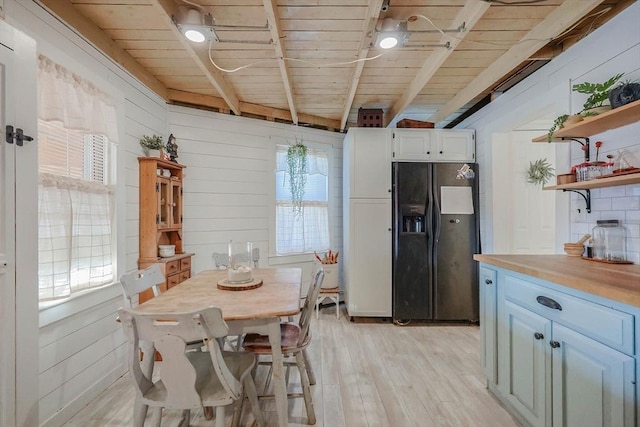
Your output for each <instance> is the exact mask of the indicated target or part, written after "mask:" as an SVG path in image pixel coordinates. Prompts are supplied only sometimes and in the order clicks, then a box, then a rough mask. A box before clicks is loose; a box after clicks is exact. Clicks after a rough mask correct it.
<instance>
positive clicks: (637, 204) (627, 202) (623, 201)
mask: <svg viewBox="0 0 640 427" xmlns="http://www.w3.org/2000/svg"><path fill="white" fill-rule="evenodd" d="M611 208H612V209H618V210H629V211H631V210H638V209H640V196H626V197H612V198H611Z"/></svg>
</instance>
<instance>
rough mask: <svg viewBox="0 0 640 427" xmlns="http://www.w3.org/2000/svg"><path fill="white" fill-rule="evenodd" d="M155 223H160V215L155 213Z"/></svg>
mask: <svg viewBox="0 0 640 427" xmlns="http://www.w3.org/2000/svg"><path fill="white" fill-rule="evenodd" d="M156 224H160V215H158V214H156Z"/></svg>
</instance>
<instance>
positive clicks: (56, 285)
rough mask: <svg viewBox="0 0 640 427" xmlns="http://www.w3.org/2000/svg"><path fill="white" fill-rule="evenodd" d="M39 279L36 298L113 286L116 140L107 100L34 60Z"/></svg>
mask: <svg viewBox="0 0 640 427" xmlns="http://www.w3.org/2000/svg"><path fill="white" fill-rule="evenodd" d="M38 65H39V67H38V172H39V175H38V176H39V185H38V203H39V205H38V221H39V226H38V254H39V265H38V276H39V296H40V301H44V300H51V299H57V298H64V297H68V296H70V295H71V294H72V293H74V292H77V291H81V290H85V289H89V288H93V287H97V286H101V285H104V284H107V283H112V282H113V281H114V276H115V274H116V272H115V270H114V266H115V237H114V236H115V234H114V224H115V215H114V209H115V195H114V190H113V187H112V184H113V182H112V180H113V174H112V173H110V171H111V170H112V169H113V165H112V164H110V159H114V158H115V149H116V144H117V140H118V126H117V112H116V107H115V103H114V102H113V101H112V99H111V97H110V96H109V95H108V94H107V93H106V92H104V91H102V90H100V89H99V88H98V87H96V86H95V85H93V83H91V82H89V81H87V80H85V79H83V78H82V77H80V76H79V75H77V74H74V73H73V72H71V71H70V70H68V69H66V68H65V67H63V66H61V65H60V64H56V63H55V62H53V61H51V60H50V59H49V58H47V57H45V56H44V55H39V57H38Z"/></svg>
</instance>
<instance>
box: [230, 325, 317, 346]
mask: <svg viewBox="0 0 640 427" xmlns="http://www.w3.org/2000/svg"><path fill="white" fill-rule="evenodd" d="M300 333H301V329H300V325H298V324H297V323H292V322H282V323H280V343H281V348H282V352H283V353H285V354H286V353H292V352H295V351H301V350H303V349H304V348H306V347H307V345H308V344H309V342H310V341H311V334H308V335H307V338H306V339H305V340H304V343H302V345H300V344H299V342H298V341H299V340H300ZM242 347H244V349H245V350H247V351H250V352H252V353H256V354H271V344H269V336H268V335H260V334H247V335H246V336H245V337H244V341H243V342H242Z"/></svg>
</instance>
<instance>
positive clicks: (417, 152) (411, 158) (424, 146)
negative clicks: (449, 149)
mask: <svg viewBox="0 0 640 427" xmlns="http://www.w3.org/2000/svg"><path fill="white" fill-rule="evenodd" d="M435 139H436V131H435V130H431V129H394V130H393V154H394V156H393V160H395V161H399V162H429V161H432V160H433V159H435V154H434V151H435V143H434V141H433V140H435Z"/></svg>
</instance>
